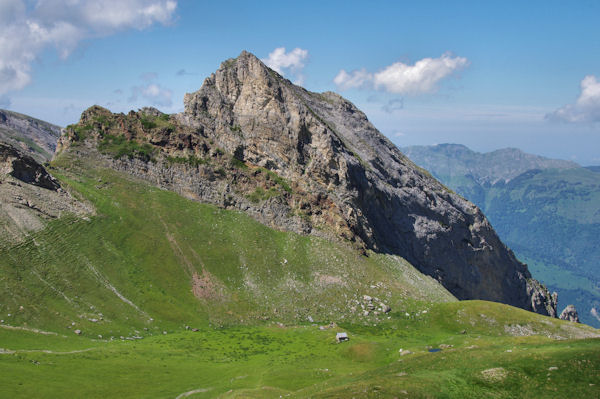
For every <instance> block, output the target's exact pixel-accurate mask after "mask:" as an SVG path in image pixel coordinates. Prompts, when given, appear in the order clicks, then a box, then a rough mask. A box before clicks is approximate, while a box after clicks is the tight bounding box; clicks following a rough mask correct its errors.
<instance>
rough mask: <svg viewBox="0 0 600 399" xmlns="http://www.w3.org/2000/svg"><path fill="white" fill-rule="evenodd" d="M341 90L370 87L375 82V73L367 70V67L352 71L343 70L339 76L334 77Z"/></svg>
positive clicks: (334, 81)
mask: <svg viewBox="0 0 600 399" xmlns="http://www.w3.org/2000/svg"><path fill="white" fill-rule="evenodd" d="M333 83H335V84H336V85H337V86H338V87H339V88H340V89H341V90H347V89H352V88H361V89H363V88H368V87H370V86H371V85H372V84H373V74H372V73H369V72H367V70H366V69H364V68H363V69H360V70H354V71H352V72H350V73H348V72H346V71H345V70H343V69H342V70H341V71H340V72H339V73H338V74H337V76H336V77H335V78H334V79H333Z"/></svg>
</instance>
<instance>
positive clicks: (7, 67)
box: [0, 0, 177, 95]
mask: <svg viewBox="0 0 600 399" xmlns="http://www.w3.org/2000/svg"><path fill="white" fill-rule="evenodd" d="M176 7H177V2H176V1H173V0H130V1H121V0H37V1H36V2H35V4H32V5H30V6H29V7H28V6H27V5H26V2H25V1H24V0H1V1H0V95H3V94H6V93H8V92H10V91H15V90H20V89H22V88H23V87H25V86H26V85H28V84H29V83H30V82H31V64H32V62H33V61H34V60H35V59H36V58H37V57H38V55H39V54H40V53H41V52H42V51H44V50H45V49H46V48H48V47H54V48H55V49H56V50H57V52H58V54H59V55H60V57H61V58H66V57H68V56H69V54H70V53H71V52H72V51H73V50H74V49H75V48H76V47H77V45H78V44H79V43H80V42H81V41H82V40H84V39H88V38H93V37H102V36H107V35H110V34H113V33H115V32H118V31H120V30H124V29H144V28H147V27H149V26H150V25H152V24H154V23H160V24H168V23H170V22H171V20H172V18H173V14H174V12H175V9H176Z"/></svg>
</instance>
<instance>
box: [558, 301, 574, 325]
mask: <svg viewBox="0 0 600 399" xmlns="http://www.w3.org/2000/svg"><path fill="white" fill-rule="evenodd" d="M559 318H560V319H561V320H569V321H574V322H575V323H579V315H578V314H577V309H575V306H573V305H568V306H567V307H566V308H565V309H564V310H563V311H562V312H561V314H560V317H559Z"/></svg>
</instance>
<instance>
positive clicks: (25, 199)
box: [0, 143, 92, 242]
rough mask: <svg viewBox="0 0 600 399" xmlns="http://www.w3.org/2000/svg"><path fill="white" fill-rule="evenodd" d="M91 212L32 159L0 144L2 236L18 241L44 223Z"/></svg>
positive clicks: (0, 232)
mask: <svg viewBox="0 0 600 399" xmlns="http://www.w3.org/2000/svg"><path fill="white" fill-rule="evenodd" d="M67 213H71V214H74V215H78V216H83V215H86V214H89V213H92V209H91V208H90V207H89V206H87V205H85V204H83V203H81V202H79V201H77V200H76V199H74V198H73V197H71V196H70V195H69V193H68V192H66V191H65V190H63V189H62V188H61V186H60V184H59V183H58V181H57V180H56V179H55V178H54V177H52V176H51V175H50V174H49V173H48V172H47V171H46V169H45V168H44V167H43V166H42V165H40V164H39V163H37V162H36V160H34V159H33V158H32V157H30V156H29V155H26V154H24V153H22V152H21V151H20V150H18V149H16V148H14V147H12V146H10V145H7V144H2V143H0V236H2V237H6V238H10V240H9V242H10V241H12V240H16V241H19V240H20V239H22V238H23V237H24V236H25V235H27V234H28V233H29V232H31V231H36V230H39V229H41V228H43V227H44V225H45V221H46V220H49V219H54V218H57V217H60V216H62V215H65V214H67Z"/></svg>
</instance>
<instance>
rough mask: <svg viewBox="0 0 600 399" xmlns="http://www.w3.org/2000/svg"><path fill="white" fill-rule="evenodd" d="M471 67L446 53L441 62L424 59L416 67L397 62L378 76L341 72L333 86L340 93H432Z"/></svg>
mask: <svg viewBox="0 0 600 399" xmlns="http://www.w3.org/2000/svg"><path fill="white" fill-rule="evenodd" d="M468 65H469V60H467V59H466V58H464V57H454V56H452V54H450V53H445V54H442V56H441V57H439V58H423V59H422V60H419V61H417V62H416V63H415V64H414V65H408V64H405V63H403V62H396V63H393V64H392V65H389V66H387V67H385V68H383V69H382V70H380V71H379V72H375V73H371V72H368V71H367V70H365V69H360V70H354V71H352V72H350V73H348V72H346V71H345V70H343V69H342V70H341V71H340V72H339V73H338V74H337V76H336V77H335V78H334V79H333V82H334V83H335V84H336V85H337V86H338V87H339V88H340V89H341V90H347V89H350V88H361V89H365V88H369V89H376V90H382V91H385V92H388V93H394V94H413V95H414V94H423V93H431V92H435V91H436V90H437V89H438V83H439V82H440V81H441V80H442V79H444V78H446V77H448V76H450V75H452V74H454V73H455V72H458V71H460V70H462V69H464V68H466V67H467V66H468Z"/></svg>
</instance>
